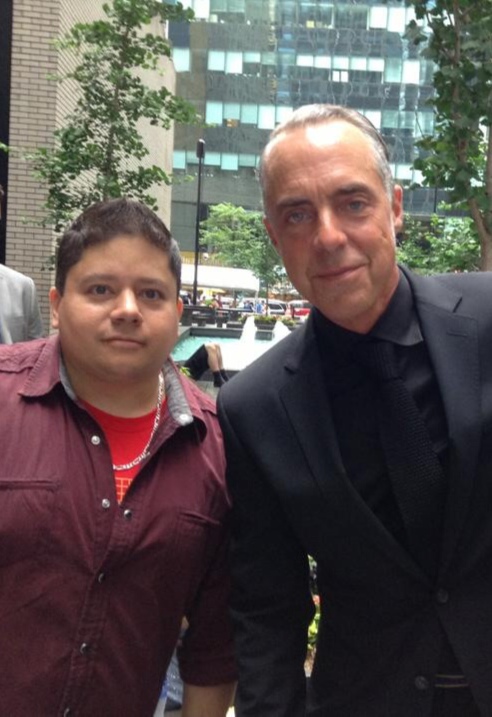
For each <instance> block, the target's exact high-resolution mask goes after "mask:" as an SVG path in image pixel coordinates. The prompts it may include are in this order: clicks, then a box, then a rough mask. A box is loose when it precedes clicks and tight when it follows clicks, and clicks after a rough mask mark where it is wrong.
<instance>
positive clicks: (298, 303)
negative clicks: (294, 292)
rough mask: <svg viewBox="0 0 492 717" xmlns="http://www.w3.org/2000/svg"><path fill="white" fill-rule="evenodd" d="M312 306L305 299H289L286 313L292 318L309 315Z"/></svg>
mask: <svg viewBox="0 0 492 717" xmlns="http://www.w3.org/2000/svg"><path fill="white" fill-rule="evenodd" d="M312 308H313V305H312V304H311V302H310V301H305V300H304V299H294V300H293V301H289V303H288V304H287V314H289V313H290V315H291V316H292V318H293V319H294V318H295V317H296V316H299V317H301V318H302V317H303V316H304V317H306V316H309V314H310V312H311V309H312Z"/></svg>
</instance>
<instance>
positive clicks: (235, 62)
mask: <svg viewBox="0 0 492 717" xmlns="http://www.w3.org/2000/svg"><path fill="white" fill-rule="evenodd" d="M225 71H226V72H227V73H229V74H233V75H241V74H242V71H243V53H242V52H228V53H227V54H226V64H225Z"/></svg>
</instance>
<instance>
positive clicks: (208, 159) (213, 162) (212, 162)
mask: <svg viewBox="0 0 492 717" xmlns="http://www.w3.org/2000/svg"><path fill="white" fill-rule="evenodd" d="M205 164H208V166H209V167H220V152H205Z"/></svg>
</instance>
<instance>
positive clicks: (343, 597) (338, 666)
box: [219, 272, 492, 717]
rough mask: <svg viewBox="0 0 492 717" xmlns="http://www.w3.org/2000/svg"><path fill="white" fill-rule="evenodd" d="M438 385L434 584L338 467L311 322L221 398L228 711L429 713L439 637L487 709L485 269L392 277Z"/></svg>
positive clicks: (490, 500)
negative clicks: (443, 489) (229, 520)
mask: <svg viewBox="0 0 492 717" xmlns="http://www.w3.org/2000/svg"><path fill="white" fill-rule="evenodd" d="M405 273H406V274H407V276H408V278H409V281H410V284H411V287H412V291H413V293H414V297H415V303H416V309H417V312H418V316H419V320H420V324H421V328H422V332H423V335H424V339H425V341H426V345H427V347H428V350H429V354H430V358H431V361H432V364H433V366H434V370H435V373H436V377H437V380H438V384H439V387H440V390H441V394H442V398H443V403H444V409H445V413H446V419H447V423H448V432H449V445H450V474H449V486H448V495H447V505H446V516H445V525H444V529H443V536H442V557H441V561H440V569H439V577H438V580H437V582H436V583H435V584H433V583H431V582H430V581H429V579H428V578H427V577H426V575H425V574H424V573H423V572H422V570H421V569H420V568H419V566H418V565H417V564H415V563H414V561H413V560H412V558H411V556H410V555H409V554H408V553H406V552H405V550H404V549H403V548H402V547H401V546H400V545H399V544H398V543H397V542H396V541H395V540H394V539H393V538H392V536H391V535H390V534H389V533H388V532H387V531H386V530H385V529H384V527H383V526H382V525H381V523H380V522H379V521H378V520H377V519H376V517H375V516H374V514H373V513H372V512H371V511H370V509H369V508H368V507H367V505H366V504H365V503H364V501H363V500H362V499H361V498H360V496H359V494H358V493H357V491H356V490H355V489H354V487H353V486H352V484H351V482H350V481H349V479H348V478H347V475H346V473H345V470H344V467H343V464H342V461H341V457H340V453H339V449H338V446H337V441H336V438H335V431H334V428H333V423H332V416H331V411H330V406H329V402H328V397H327V392H326V390H325V388H324V384H323V376H322V367H321V362H320V356H319V353H318V349H317V345H316V340H315V337H314V334H313V327H312V324H311V322H310V321H308V322H307V323H306V325H305V326H303V327H302V328H300V329H297V330H296V331H295V332H293V333H292V334H291V336H289V337H288V338H287V339H285V340H283V341H281V342H280V343H279V344H277V345H276V346H275V347H273V348H272V349H271V350H270V351H268V352H267V353H266V354H265V355H264V356H263V357H262V358H260V359H259V360H258V361H256V362H255V363H254V364H252V365H251V366H250V367H248V368H247V369H245V370H244V371H242V372H241V373H240V374H239V375H238V376H237V377H236V378H235V379H234V380H232V381H230V382H229V383H228V384H227V385H226V386H224V387H223V388H222V389H221V392H220V394H219V416H220V420H221V424H222V428H223V431H224V436H225V443H226V453H227V460H228V481H229V485H230V489H231V491H232V497H233V501H234V529H233V530H234V536H233V553H232V556H233V561H232V565H233V578H234V590H233V598H232V609H233V617H234V621H235V625H236V635H237V651H238V659H239V668H240V683H239V692H238V708H237V715H238V717H301V716H304V715H305V714H306V706H305V704H306V699H305V679H304V673H303V662H304V656H305V650H306V630H307V627H308V624H309V621H310V619H311V616H312V602H311V599H310V595H309V589H308V565H307V558H306V556H307V554H309V555H312V556H313V557H314V558H315V559H316V561H317V563H318V583H319V590H320V595H321V603H322V620H321V628H320V632H319V638H318V649H317V656H316V662H315V666H314V671H313V675H312V679H311V680H310V687H309V689H310V695H309V698H308V703H309V705H310V706H309V708H308V711H307V714H309V715H313V716H314V715H316V716H318V717H427V715H429V714H430V711H431V703H432V695H433V678H434V675H435V673H436V671H437V665H438V659H439V654H440V650H441V644H442V639H443V637H442V636H443V633H444V634H446V635H447V638H448V640H449V641H450V643H451V645H452V647H453V649H454V651H455V653H456V655H457V658H458V660H459V662H460V665H461V667H462V669H463V670H464V672H465V674H466V676H467V677H468V679H469V681H470V684H471V689H472V691H473V694H474V697H475V700H476V702H477V704H478V705H479V707H480V710H481V714H482V715H492V274H473V275H466V274H465V275H447V276H442V277H426V278H422V277H418V276H415V275H413V274H411V273H409V272H405Z"/></svg>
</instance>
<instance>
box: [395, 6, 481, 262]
mask: <svg viewBox="0 0 492 717" xmlns="http://www.w3.org/2000/svg"><path fill="white" fill-rule="evenodd" d="M406 4H407V5H410V6H413V7H414V9H415V14H416V18H417V21H412V22H411V23H410V25H409V27H408V29H407V36H408V37H409V38H410V39H411V40H412V41H413V42H414V43H415V44H416V45H421V46H422V48H423V49H422V52H421V54H422V56H423V57H426V58H427V59H429V60H431V61H432V62H433V63H435V67H436V70H435V73H434V78H433V84H434V88H435V96H434V98H433V99H431V100H430V104H431V105H432V106H433V108H434V112H435V129H434V133H433V135H431V136H426V137H424V138H423V139H422V140H421V141H420V142H418V143H417V144H418V146H420V147H421V148H422V149H423V150H424V155H423V156H422V157H421V158H419V159H417V160H416V161H415V162H414V166H415V168H416V169H419V170H420V171H421V172H422V174H423V176H424V181H425V184H427V185H429V186H436V187H440V188H442V189H447V190H448V191H449V198H450V202H451V204H453V205H454V206H458V207H465V208H466V209H467V210H468V211H469V212H470V214H471V216H472V218H473V221H474V223H475V226H476V229H477V234H478V237H479V239H480V246H481V267H482V268H483V269H491V268H492V137H491V136H490V132H489V129H490V126H491V123H492V43H491V41H490V38H491V37H492V0H407V2H406ZM424 19H425V20H426V23H427V28H424V27H423V26H422V24H420V23H419V21H421V20H424Z"/></svg>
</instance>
